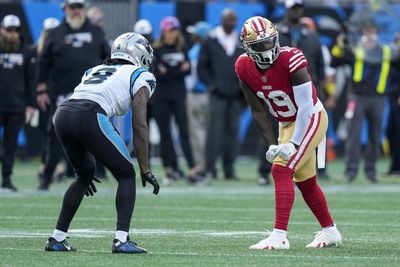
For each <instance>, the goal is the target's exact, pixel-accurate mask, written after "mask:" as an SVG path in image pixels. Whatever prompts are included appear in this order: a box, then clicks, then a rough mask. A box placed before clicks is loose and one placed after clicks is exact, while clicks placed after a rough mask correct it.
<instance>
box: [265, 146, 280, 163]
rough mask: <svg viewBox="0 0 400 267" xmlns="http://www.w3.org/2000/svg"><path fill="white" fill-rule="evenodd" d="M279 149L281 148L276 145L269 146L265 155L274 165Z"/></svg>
mask: <svg viewBox="0 0 400 267" xmlns="http://www.w3.org/2000/svg"><path fill="white" fill-rule="evenodd" d="M278 148H279V146H276V145H270V146H269V148H268V151H267V153H265V158H266V159H267V160H268V161H269V162H271V163H272V162H273V161H274V159H275V157H276V155H277V152H278Z"/></svg>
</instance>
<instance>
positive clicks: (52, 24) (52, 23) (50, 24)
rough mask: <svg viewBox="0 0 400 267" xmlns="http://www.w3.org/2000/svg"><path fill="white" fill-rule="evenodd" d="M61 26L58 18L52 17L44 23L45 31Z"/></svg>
mask: <svg viewBox="0 0 400 267" xmlns="http://www.w3.org/2000/svg"><path fill="white" fill-rule="evenodd" d="M58 25H60V21H59V20H58V19H56V18H53V17H50V18H47V19H45V20H44V21H43V29H44V30H51V29H54V28H55V27H57V26H58Z"/></svg>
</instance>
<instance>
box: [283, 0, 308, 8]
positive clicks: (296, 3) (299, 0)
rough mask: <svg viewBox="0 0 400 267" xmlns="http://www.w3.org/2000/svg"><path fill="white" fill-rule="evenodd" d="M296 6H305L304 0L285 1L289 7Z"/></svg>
mask: <svg viewBox="0 0 400 267" xmlns="http://www.w3.org/2000/svg"><path fill="white" fill-rule="evenodd" d="M294 6H304V1H303V0H286V1H285V7H286V8H287V9H289V8H292V7H294Z"/></svg>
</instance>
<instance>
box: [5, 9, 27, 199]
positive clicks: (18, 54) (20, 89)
mask: <svg viewBox="0 0 400 267" xmlns="http://www.w3.org/2000/svg"><path fill="white" fill-rule="evenodd" d="M20 28H21V21H20V19H19V18H18V17H17V16H15V15H7V16H5V17H4V18H3V19H2V21H1V26H0V95H1V97H0V127H3V129H4V133H3V142H2V143H3V157H2V183H1V189H2V190H5V191H12V192H15V191H17V188H16V187H15V186H14V185H13V183H12V182H11V175H12V171H13V166H14V159H15V153H16V150H17V137H18V132H19V130H20V129H21V128H22V127H23V125H24V122H25V121H29V120H30V119H31V118H32V116H33V113H34V106H35V102H34V88H33V87H34V70H33V68H32V64H31V58H30V57H31V56H30V53H29V49H28V48H27V47H25V46H24V43H23V39H22V37H21V35H20Z"/></svg>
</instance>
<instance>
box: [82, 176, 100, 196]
mask: <svg viewBox="0 0 400 267" xmlns="http://www.w3.org/2000/svg"><path fill="white" fill-rule="evenodd" d="M93 181H96V182H98V183H101V180H100V179H99V178H97V177H96V176H93V178H92V180H90V183H89V187H88V189H87V191H86V193H85V195H86V196H87V197H88V196H93V195H94V193H96V192H97V188H96V186H95V185H94V183H93Z"/></svg>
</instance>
